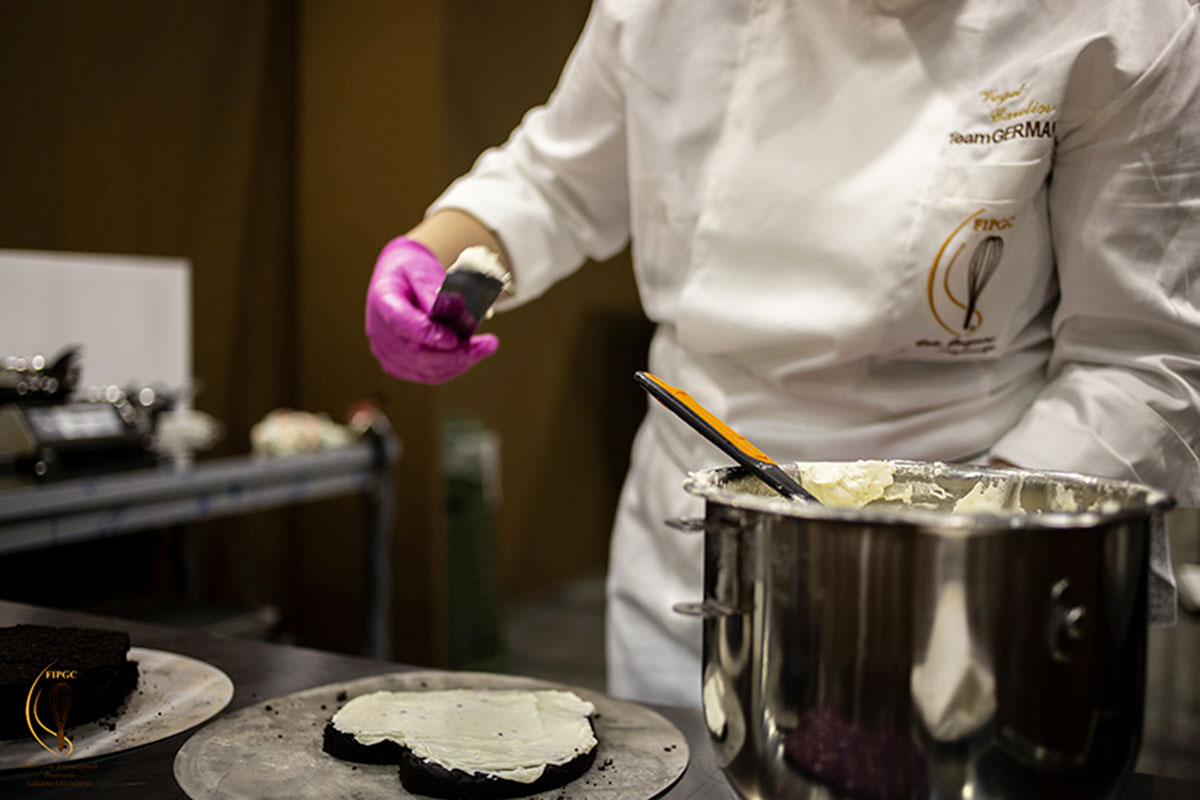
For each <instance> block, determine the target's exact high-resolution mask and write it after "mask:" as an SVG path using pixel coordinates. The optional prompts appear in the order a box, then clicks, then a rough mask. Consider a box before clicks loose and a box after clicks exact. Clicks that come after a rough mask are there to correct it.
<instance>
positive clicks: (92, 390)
mask: <svg viewBox="0 0 1200 800" xmlns="http://www.w3.org/2000/svg"><path fill="white" fill-rule="evenodd" d="M82 351H83V348H82V347H81V346H79V345H74V346H72V347H70V348H68V349H66V350H65V351H63V352H61V353H59V354H58V355H57V356H56V357H55V358H54V360H53V361H52V362H48V361H47V359H46V358H45V356H43V355H40V354H39V355H31V356H23V355H5V356H3V357H0V468H3V469H4V470H5V471H7V472H9V473H11V475H10V477H24V478H33V479H37V480H43V479H47V480H48V479H54V478H64V477H74V476H80V475H90V474H97V473H100V472H111V471H116V470H121V469H129V468H131V467H141V466H151V465H153V464H155V463H157V462H158V460H159V458H160V456H170V455H179V454H182V453H184V452H189V453H190V452H191V451H194V450H199V449H207V448H208V447H211V446H212V445H213V444H214V443H215V441H216V437H217V430H218V426H217V425H216V421H215V420H212V418H211V417H208V416H207V415H203V414H200V412H195V411H191V410H190V409H177V408H176V406H177V401H176V396H175V395H172V394H171V393H169V392H168V391H167V390H165V389H164V388H162V387H157V388H156V387H153V386H140V387H138V386H130V387H127V388H125V389H122V388H121V387H119V386H91V387H88V388H87V389H86V390H84V391H82V392H79V391H77V389H78V386H77V383H78V380H79V375H80V374H81V371H82V361H83V356H82ZM181 417H193V418H194V417H200V419H193V420H192V423H191V427H192V428H193V429H197V430H196V432H194V433H193V434H192V435H190V436H187V437H183V436H181V435H180V434H179V433H178V432H176V433H175V434H174V435H173V439H172V442H171V447H170V448H168V449H166V450H163V449H162V447H161V445H162V441H160V438H159V436H158V433H159V428H160V422H161V421H162V420H163V419H164V418H166V419H178V418H181ZM176 427H178V423H177V424H176Z"/></svg>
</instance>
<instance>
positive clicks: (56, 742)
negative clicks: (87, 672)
mask: <svg viewBox="0 0 1200 800" xmlns="http://www.w3.org/2000/svg"><path fill="white" fill-rule="evenodd" d="M56 663H57V662H51V663H50V664H48V665H46V668H45V669H43V670H42V671H40V672H39V673H38V674H37V677H36V678H34V679H33V683H32V684H30V686H29V694H28V695H27V696H26V697H25V724H26V725H27V726H28V727H29V732H30V733H31V734H32V735H33V738H34V740H35V741H37V743H38V744H40V745H41V746H42V747H43V748H45V749H46V750H48V751H49V752H51V753H54V754H55V755H58V756H62V757H63V758H67V757H68V756H70V755H71V753H72V752H74V750H75V746H74V745H73V744H71V740H70V739H69V738H68V737H67V735H66V729H67V715H68V714H69V713H70V712H71V702H72V700H73V699H74V689H73V688H72V682H73V681H74V680H75V679H76V678H78V677H79V674H78V673H77V672H76V671H75V670H73V669H55V664H56ZM47 723H49V724H47Z"/></svg>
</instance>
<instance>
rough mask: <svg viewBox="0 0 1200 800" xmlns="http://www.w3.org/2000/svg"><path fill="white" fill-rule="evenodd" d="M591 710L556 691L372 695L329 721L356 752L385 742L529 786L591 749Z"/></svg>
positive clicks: (583, 702)
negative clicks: (554, 766)
mask: <svg viewBox="0 0 1200 800" xmlns="http://www.w3.org/2000/svg"><path fill="white" fill-rule="evenodd" d="M595 710H596V709H595V706H593V705H592V704H591V703H589V702H587V701H586V700H583V699H581V698H580V697H579V696H578V695H576V694H575V693H574V692H567V691H557V690H537V691H528V690H509V689H496V690H487V689H443V690H431V691H409V692H372V693H370V694H365V695H360V696H359V697H355V698H354V699H353V700H351V701H350V702H348V703H346V705H344V706H342V708H341V709H340V710H339V711H338V712H337V713H336V714H334V715H333V726H334V728H336V729H337V730H339V731H341V732H343V733H348V734H351V735H352V736H353V737H354V738H355V740H357V741H358V742H359V743H360V744H363V745H368V746H369V745H373V744H377V743H379V742H381V741H384V740H389V739H390V740H391V741H394V742H396V743H397V744H400V745H401V746H403V747H407V748H408V749H409V750H411V751H412V752H413V753H414V754H415V755H416V756H418V757H419V758H422V759H424V760H427V761H432V762H434V763H436V764H438V765H440V766H442V767H444V768H446V769H457V770H461V771H463V772H467V773H483V774H486V775H492V776H495V777H497V778H502V779H504V780H509V781H516V782H518V783H533V782H534V781H536V780H537V779H538V778H540V777H541V776H542V773H543V772H544V771H545V768H546V766H547V765H549V764H565V763H567V762H568V761H571V760H572V759H574V758H576V757H578V756H579V755H581V754H583V753H587V752H588V751H590V750H591V749H592V748H593V747H595V746H596V736H595V733H594V732H593V730H592V726H591V723H590V722H589V721H588V716H589V715H591V714H592V713H593V712H595Z"/></svg>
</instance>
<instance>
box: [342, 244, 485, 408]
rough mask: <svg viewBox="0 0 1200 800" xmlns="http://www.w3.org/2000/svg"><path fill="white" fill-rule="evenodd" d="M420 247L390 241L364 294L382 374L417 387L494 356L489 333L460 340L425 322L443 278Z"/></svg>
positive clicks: (370, 336) (435, 262)
mask: <svg viewBox="0 0 1200 800" xmlns="http://www.w3.org/2000/svg"><path fill="white" fill-rule="evenodd" d="M445 275H446V274H445V271H444V270H443V269H442V266H441V264H440V263H438V260H437V258H436V257H435V256H434V255H433V253H431V252H430V251H429V249H428V248H426V247H425V245H423V244H421V243H420V242H417V241H415V240H413V239H408V238H406V237H404V236H401V237H398V238H396V239H393V240H392V241H390V242H388V244H387V246H385V247H384V248H383V251H382V252H381V253H380V254H379V258H378V259H377V260H376V261H375V271H374V272H373V273H372V275H371V284H370V286H369V287H368V289H367V314H366V317H367V322H366V330H367V339H368V340H369V341H370V343H371V352H372V353H374V354H375V358H376V359H378V360H379V365H380V366H381V367H383V371H384V372H386V373H387V374H389V375H392V376H393V377H396V378H400V379H402V380H406V381H415V382H417V383H430V384H436V383H445V382H446V381H448V380H450V379H451V378H454V377H457V376H459V375H461V374H462V373H464V372H466V371H467V370H468V369H470V368H471V367H473V366H474V365H475V364H477V363H478V362H479V361H481V360H482V359H484V358H486V357H488V356H490V355H491V354H492V353H494V352H496V348H497V347H499V346H500V341H499V340H498V339H497V338H496V337H495V336H494V335H492V334H486V333H485V334H480V335H478V336H472V337H471V338H470V339H460V338H459V337H458V335H457V334H456V333H454V331H452V330H450V329H449V328H447V327H446V326H444V325H441V324H439V323H437V322H434V321H433V320H431V319H430V318H429V309H430V308H431V307H432V306H433V301H434V298H435V297H437V292H438V288H439V287H441V285H442V280H443V279H444V278H445Z"/></svg>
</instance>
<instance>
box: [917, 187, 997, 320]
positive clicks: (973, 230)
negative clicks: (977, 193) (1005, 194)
mask: <svg viewBox="0 0 1200 800" xmlns="http://www.w3.org/2000/svg"><path fill="white" fill-rule="evenodd" d="M986 214H987V209H986V208H981V209H979V210H978V211H976V212H975V213H973V214H971V215H970V216H968V217H967V218H966V219H964V220H963V221H962V222H960V223H959V224H958V226H957V227H955V228H954V230H953V231H952V232H951V233H950V235H949V236H947V237H946V240H945V241H944V242H943V243H942V246H941V247H940V248H939V249H938V252H937V256H936V257H935V258H934V259H933V264H932V265H931V266H930V269H929V280H928V284H927V287H926V294H927V297H928V301H929V310H930V311H931V312H932V313H933V318H934V319H935V320H937V323H938V325H940V326H942V328H944V329H945V330H946V331H947V332H948V333H949V334H950V335H951V336H953V337H955V339H956V341H958V343H959V344H964V342H962V341H961V337H963V336H970V335H976V334H977V333H978V332H979V331H980V329H981V328H982V327H983V325H984V319H985V318H984V313H983V311H982V310H981V308H980V305H979V301H980V297H981V296H982V295H983V292H984V290H985V289H986V288H987V285H988V283H989V282H990V281H991V280H992V278H993V277H994V276H995V274H996V270H997V268H998V267H999V266H1000V261H1001V259H1002V258H1003V256H1004V238H1003V237H1002V236H1001V235H1000V232H1002V231H1005V230H1008V229H1009V228H1011V227H1012V224H1013V220H1012V218H1011V217H1008V218H991V217H987V216H985V215H986ZM964 253H968V255H967V256H966V257H965V258H964V257H963V255H964Z"/></svg>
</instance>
